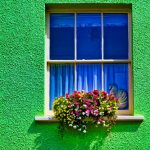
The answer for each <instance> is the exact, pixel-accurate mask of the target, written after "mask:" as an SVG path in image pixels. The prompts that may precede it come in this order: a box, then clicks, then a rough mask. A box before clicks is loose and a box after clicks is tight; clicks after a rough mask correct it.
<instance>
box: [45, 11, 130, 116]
mask: <svg viewBox="0 0 150 150" xmlns="http://www.w3.org/2000/svg"><path fill="white" fill-rule="evenodd" d="M50 13H74V14H75V21H74V23H75V25H74V43H75V44H74V55H75V59H74V60H50V59H49V58H50V57H49V54H50V52H49V48H50V45H49V44H50V31H49V26H50V20H49V15H50ZM76 13H101V24H102V25H101V31H102V34H101V40H102V41H101V42H102V43H101V45H102V47H101V48H102V59H98V60H77V32H76ZM103 13H127V14H128V59H123V60H121V59H104V30H103V29H104V27H103ZM46 27H47V28H46V51H47V52H46V58H45V59H46V61H45V70H46V73H45V74H46V78H45V89H46V92H45V114H46V115H51V114H52V111H51V110H49V88H50V81H49V77H50V72H49V68H50V64H53V63H74V66H75V67H74V68H75V83H76V78H77V75H76V64H78V63H79V64H80V63H91V64H92V63H99V64H101V65H102V90H103V89H104V72H103V70H104V64H107V63H110V64H116V63H118V64H121V63H126V64H128V77H129V79H128V86H129V91H128V96H129V109H128V110H119V111H118V114H119V115H125V114H126V115H132V114H133V94H132V91H133V90H132V60H131V58H132V56H131V45H132V43H131V42H132V41H131V10H130V9H125V10H124V9H117V10H115V9H104V10H99V9H97V10H96V9H94V10H92V9H91V10H87V9H84V10H83V9H81V10H78V9H74V10H73V9H71V10H69V9H67V11H64V9H62V10H61V9H60V10H49V11H47V13H46ZM74 85H75V86H76V84H74ZM75 89H76V87H75Z"/></svg>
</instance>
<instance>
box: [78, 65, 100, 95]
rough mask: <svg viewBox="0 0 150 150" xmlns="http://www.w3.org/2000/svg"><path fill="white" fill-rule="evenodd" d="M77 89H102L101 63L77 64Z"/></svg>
mask: <svg viewBox="0 0 150 150" xmlns="http://www.w3.org/2000/svg"><path fill="white" fill-rule="evenodd" d="M76 84H77V90H79V91H81V90H85V91H86V92H90V91H92V90H95V89H98V90H100V89H101V65H100V64H77V83H76Z"/></svg>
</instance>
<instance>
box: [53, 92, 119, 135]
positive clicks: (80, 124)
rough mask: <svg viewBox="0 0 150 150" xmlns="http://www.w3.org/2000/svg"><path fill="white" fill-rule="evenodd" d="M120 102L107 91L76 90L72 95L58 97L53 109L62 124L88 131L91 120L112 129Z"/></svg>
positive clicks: (97, 124) (95, 123)
mask: <svg viewBox="0 0 150 150" xmlns="http://www.w3.org/2000/svg"><path fill="white" fill-rule="evenodd" d="M118 103H119V102H118V100H117V98H115V97H114V95H112V94H108V93H106V92H105V91H98V90H94V91H92V92H84V91H81V92H79V91H75V92H74V93H73V94H71V95H69V94H66V96H65V97H57V98H56V99H55V101H54V103H53V111H54V115H55V118H57V119H58V120H59V121H60V123H61V125H62V126H64V127H72V128H74V129H76V130H78V131H82V132H83V133H86V132H87V124H88V123H89V122H90V123H93V124H94V125H95V126H96V127H98V126H100V125H102V126H103V127H106V128H107V129H108V130H110V129H111V127H112V125H113V124H114V123H115V121H116V112H117V110H118Z"/></svg>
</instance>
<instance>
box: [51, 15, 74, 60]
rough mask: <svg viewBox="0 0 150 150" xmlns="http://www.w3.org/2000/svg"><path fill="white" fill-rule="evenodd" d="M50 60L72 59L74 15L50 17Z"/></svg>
mask: <svg viewBox="0 0 150 150" xmlns="http://www.w3.org/2000/svg"><path fill="white" fill-rule="evenodd" d="M50 59H54V60H56V59H62V60H64V59H67V60H68V59H74V14H51V15H50Z"/></svg>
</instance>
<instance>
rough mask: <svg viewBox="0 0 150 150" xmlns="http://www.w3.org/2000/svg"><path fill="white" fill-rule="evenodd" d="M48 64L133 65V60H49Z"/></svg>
mask: <svg viewBox="0 0 150 150" xmlns="http://www.w3.org/2000/svg"><path fill="white" fill-rule="evenodd" d="M47 63H131V60H119V59H116V60H115V59H109V60H107V59H105V60H102V59H95V60H94V59H93V60H92V59H90V60H47Z"/></svg>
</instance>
